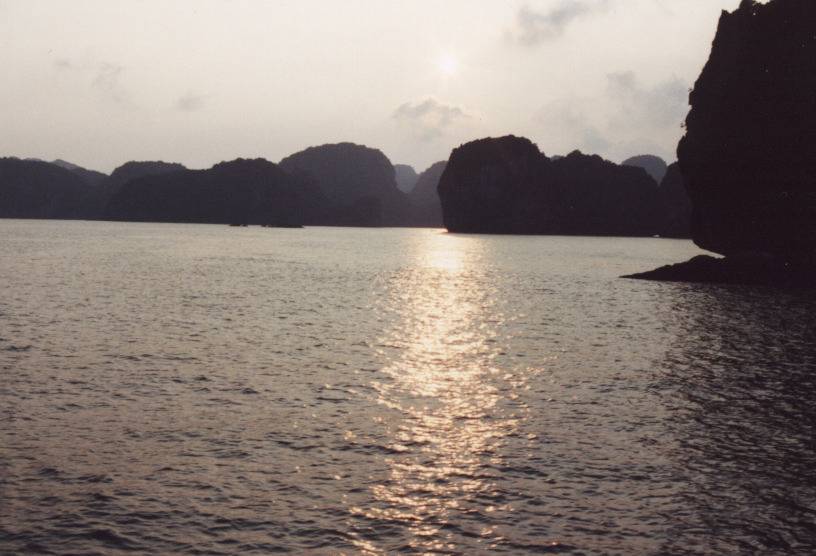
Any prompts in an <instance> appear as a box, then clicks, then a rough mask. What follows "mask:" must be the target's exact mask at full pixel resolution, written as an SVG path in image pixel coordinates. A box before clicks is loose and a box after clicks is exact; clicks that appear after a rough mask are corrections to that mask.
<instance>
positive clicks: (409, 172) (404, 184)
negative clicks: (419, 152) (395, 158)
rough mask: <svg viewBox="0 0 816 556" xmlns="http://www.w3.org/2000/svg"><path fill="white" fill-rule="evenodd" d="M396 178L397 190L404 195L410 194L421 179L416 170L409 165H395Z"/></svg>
mask: <svg viewBox="0 0 816 556" xmlns="http://www.w3.org/2000/svg"><path fill="white" fill-rule="evenodd" d="M394 177H395V178H396V180H397V188H398V189H399V190H400V191H402V192H403V193H410V192H411V190H413V189H414V186H415V185H416V184H417V180H418V179H419V176H418V175H417V173H416V170H414V168H413V167H412V166H408V165H407V164H394Z"/></svg>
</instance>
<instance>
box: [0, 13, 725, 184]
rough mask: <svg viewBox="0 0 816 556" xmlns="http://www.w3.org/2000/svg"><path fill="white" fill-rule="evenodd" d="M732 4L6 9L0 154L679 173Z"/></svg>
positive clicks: (97, 163) (0, 41)
mask: <svg viewBox="0 0 816 556" xmlns="http://www.w3.org/2000/svg"><path fill="white" fill-rule="evenodd" d="M738 4H739V0H526V1H525V0H399V1H397V0H291V1H290V0H70V1H64V0H51V1H46V0H0V70H2V76H3V77H2V86H0V155H3V156H5V155H11V156H20V157H39V158H44V159H48V160H51V159H54V158H64V159H66V160H69V161H72V162H75V163H77V164H81V165H83V166H86V167H90V168H96V169H100V170H104V171H110V170H111V169H113V168H114V167H115V166H117V165H119V164H120V163H122V162H125V161H127V160H153V159H162V160H168V161H177V162H182V163H184V164H186V165H188V166H190V167H194V168H195V167H209V166H210V165H212V164H213V163H215V162H218V161H221V160H227V159H232V158H236V157H239V156H243V157H256V156H259V157H264V158H267V159H269V160H272V161H278V160H280V159H281V158H282V157H284V156H286V155H288V154H291V153H293V152H295V151H298V150H300V149H302V148H304V147H307V146H310V145H317V144H323V143H331V142H338V141H353V142H356V143H363V144H366V145H369V146H372V147H377V148H380V149H381V150H383V152H385V154H386V155H388V157H389V158H390V159H391V161H392V162H394V163H408V164H412V165H414V166H415V167H417V169H418V170H421V169H424V168H425V167H427V166H428V165H429V164H431V163H432V162H434V161H436V160H441V159H446V158H447V157H448V155H449V154H450V150H451V149H452V148H454V147H456V146H458V145H459V144H461V143H463V142H466V141H469V140H472V139H476V138H479V137H485V136H497V135H505V134H508V133H513V134H516V135H524V136H526V137H529V138H531V139H532V140H533V141H535V142H536V143H538V145H539V147H540V148H541V149H542V150H543V151H544V152H546V153H547V154H564V153H567V152H569V151H571V150H573V149H575V148H579V149H581V150H583V151H585V152H592V153H598V154H601V155H603V156H605V157H607V158H610V159H611V160H615V161H620V160H622V159H623V158H626V157H628V156H630V155H634V154H641V153H654V154H659V155H661V156H664V157H666V158H667V159H670V160H673V159H674V149H675V146H676V143H677V140H678V138H679V137H680V135H681V129H680V124H681V122H682V120H683V118H684V116H685V113H686V110H687V108H686V105H687V96H688V88H689V87H691V86H692V84H693V83H694V80H695V79H696V77H697V75H698V74H699V72H700V70H701V68H702V65H703V64H704V63H705V60H706V59H707V57H708V52H709V49H710V46H711V40H712V39H713V36H714V31H715V29H716V24H717V20H718V17H719V12H720V10H722V9H728V10H733V9H735V8H736V7H737V6H738Z"/></svg>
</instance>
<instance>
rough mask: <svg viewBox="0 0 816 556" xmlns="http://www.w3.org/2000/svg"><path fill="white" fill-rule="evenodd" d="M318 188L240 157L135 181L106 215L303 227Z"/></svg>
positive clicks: (116, 195)
mask: <svg viewBox="0 0 816 556" xmlns="http://www.w3.org/2000/svg"><path fill="white" fill-rule="evenodd" d="M319 199H320V192H319V191H317V190H316V188H313V187H310V186H309V185H308V184H305V183H303V182H301V181H300V180H297V179H295V178H293V177H292V176H290V175H289V174H287V173H286V172H284V171H283V170H281V169H280V168H279V167H278V166H277V165H276V164H273V163H271V162H268V161H266V160H263V159H256V160H246V159H237V160H234V161H232V162H222V163H220V164H216V165H215V166H213V167H212V168H210V169H209V170H178V171H174V172H169V173H163V174H153V175H147V176H143V177H140V178H136V179H131V180H130V181H128V182H127V183H125V184H124V185H123V186H122V187H121V188H120V189H119V190H118V191H117V192H116V193H114V195H113V197H112V198H111V200H110V202H109V204H108V207H107V211H106V214H105V217H106V218H109V219H112V220H127V221H149V222H202V223H218V224H262V225H263V224H265V225H276V226H281V225H285V226H295V225H302V224H303V222H304V221H305V220H306V219H307V218H309V217H310V216H311V212H310V211H311V210H312V206H313V204H314V202H315V200H318V202H319Z"/></svg>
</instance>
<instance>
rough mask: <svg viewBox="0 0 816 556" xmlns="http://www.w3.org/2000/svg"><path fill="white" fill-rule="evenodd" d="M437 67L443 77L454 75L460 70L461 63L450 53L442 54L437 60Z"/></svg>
mask: <svg viewBox="0 0 816 556" xmlns="http://www.w3.org/2000/svg"><path fill="white" fill-rule="evenodd" d="M436 67H437V69H438V70H439V72H440V73H442V74H443V75H453V74H455V73H456V70H457V69H458V68H459V62H458V61H457V60H456V57H455V56H453V55H452V54H450V53H447V54H442V55H441V56H440V57H439V58H438V59H437V60H436Z"/></svg>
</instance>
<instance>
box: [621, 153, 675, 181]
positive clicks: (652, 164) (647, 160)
mask: <svg viewBox="0 0 816 556" xmlns="http://www.w3.org/2000/svg"><path fill="white" fill-rule="evenodd" d="M621 166H636V167H638V168H643V169H644V170H646V173H647V174H649V175H650V176H652V178H654V181H656V182H657V183H660V182H661V181H663V178H664V177H665V176H666V170H667V169H668V166H666V161H665V160H663V159H662V158H660V157H659V156H654V155H652V154H641V155H638V156H633V157H632V158H627V159H626V160H624V161H623V162H621Z"/></svg>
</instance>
